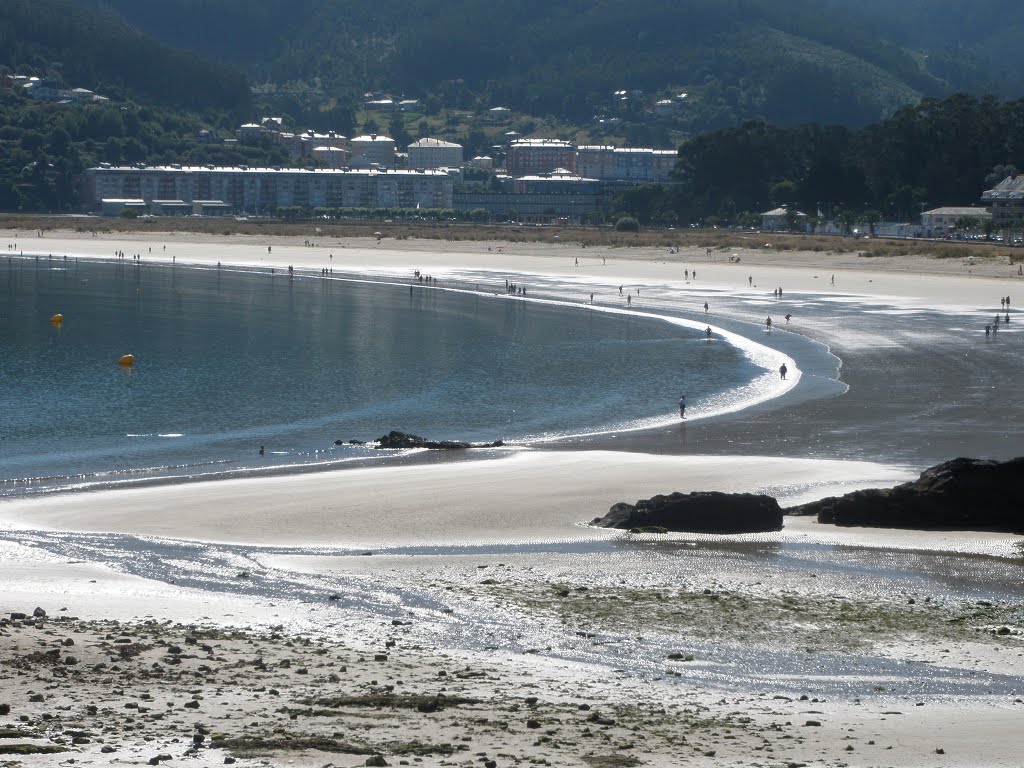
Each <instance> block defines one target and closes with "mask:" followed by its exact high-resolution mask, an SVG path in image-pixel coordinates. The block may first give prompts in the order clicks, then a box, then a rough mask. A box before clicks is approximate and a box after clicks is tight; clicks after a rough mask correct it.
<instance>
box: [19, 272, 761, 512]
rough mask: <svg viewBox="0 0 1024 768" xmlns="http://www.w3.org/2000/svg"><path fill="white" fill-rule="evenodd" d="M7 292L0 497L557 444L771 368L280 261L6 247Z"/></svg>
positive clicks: (592, 314)
mask: <svg viewBox="0 0 1024 768" xmlns="http://www.w3.org/2000/svg"><path fill="white" fill-rule="evenodd" d="M0 301H2V306H0V440H2V442H0V495H14V494H21V493H26V492H33V491H39V490H54V489H58V488H68V487H84V486H89V485H91V484H96V483H101V484H102V483H109V482H116V481H134V480H137V479H139V478H148V477H154V476H164V475H171V476H182V475H206V474H209V473H218V472H227V471H234V470H239V469H249V468H263V467H281V466H290V465H303V464H310V463H319V462H333V461H343V460H347V459H353V458H361V459H365V458H366V457H368V456H371V455H374V452H373V451H372V449H369V448H359V447H354V446H349V445H344V446H335V445H334V442H335V440H342V441H349V440H352V439H357V440H373V439H375V438H377V437H380V436H381V435H383V434H386V433H387V432H389V431H390V430H392V429H398V430H401V431H406V432H412V433H415V434H419V435H423V436H425V437H429V438H433V439H458V440H472V441H488V442H490V441H494V440H504V441H506V442H513V443H514V442H527V441H531V440H537V439H557V438H558V437H560V436H565V435H569V434H579V433H582V432H587V431H597V430H602V429H610V428H616V427H627V426H630V425H633V426H635V425H637V424H643V423H645V421H649V420H652V419H654V420H656V419H659V418H665V417H667V416H671V415H672V414H674V412H675V409H676V406H675V403H676V400H677V398H678V396H679V394H680V393H681V392H685V393H686V394H687V396H688V401H689V402H690V405H691V408H692V409H694V410H699V407H700V403H701V402H702V400H705V399H707V400H713V399H715V398H719V399H720V398H721V397H722V393H723V392H728V391H729V390H730V389H734V388H737V387H740V386H742V385H744V384H745V383H749V382H750V381H751V380H753V379H754V378H755V377H756V376H757V375H759V374H762V373H763V370H762V369H760V368H758V367H757V366H756V365H754V364H753V363H752V362H750V361H749V360H748V358H747V356H746V355H745V354H744V353H743V352H742V351H741V350H739V349H737V348H735V347H733V346H731V345H729V344H725V343H717V344H707V343H705V342H704V339H703V338H702V334H700V333H699V332H698V331H696V330H693V329H688V328H685V327H681V326H678V325H674V324H671V323H668V322H664V321H658V320H653V319H649V318H638V317H634V316H631V315H628V314H610V313H605V312H600V311H595V310H593V309H590V308H587V307H576V308H567V307H562V306H549V305H545V304H543V303H535V302H530V301H524V300H520V299H515V298H510V297H507V296H504V295H499V296H495V295H492V294H475V293H459V292H450V291H443V290H438V289H432V288H426V287H422V286H417V287H415V289H414V290H413V291H412V292H411V293H410V289H409V286H408V285H388V284H380V283H368V282H358V281H352V280H343V279H333V278H329V277H327V278H325V277H320V276H295V277H294V278H289V277H288V276H287V275H286V274H283V273H282V272H281V271H278V272H277V274H275V275H271V274H270V273H269V271H263V272H256V271H241V270H228V269H216V268H196V267H187V266H183V265H155V264H143V265H137V264H135V263H134V262H132V261H130V260H125V261H119V262H110V261H85V260H82V261H78V260H75V259H71V260H68V261H64V260H57V259H54V260H48V259H41V260H39V261H36V260H35V259H29V258H25V259H17V258H15V259H13V260H10V261H8V262H7V263H6V264H4V265H3V266H2V267H0ZM58 312H59V313H61V314H62V315H63V317H64V322H63V324H62V325H59V326H57V325H54V324H53V323H51V321H50V318H51V317H52V315H54V314H55V313H58ZM126 353H131V354H133V355H134V356H135V359H136V364H135V366H134V367H133V368H129V369H126V368H123V367H121V366H119V365H117V360H118V359H119V358H120V357H121V356H122V355H124V354H126ZM261 445H263V446H265V447H266V455H265V456H262V457H261V456H259V453H258V449H259V447H260V446H261ZM376 455H377V456H380V452H377V453H376Z"/></svg>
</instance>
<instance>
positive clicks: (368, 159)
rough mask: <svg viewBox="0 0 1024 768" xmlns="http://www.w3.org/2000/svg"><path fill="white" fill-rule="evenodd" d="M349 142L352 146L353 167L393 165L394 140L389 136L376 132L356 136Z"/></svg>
mask: <svg viewBox="0 0 1024 768" xmlns="http://www.w3.org/2000/svg"><path fill="white" fill-rule="evenodd" d="M349 144H350V145H351V147H352V167H353V168H373V167H377V168H394V167H395V140H394V139H392V138H391V137H390V136H381V135H380V134H378V133H372V134H370V135H369V136H365V135H364V136H356V137H355V138H354V139H352V141H350V142H349Z"/></svg>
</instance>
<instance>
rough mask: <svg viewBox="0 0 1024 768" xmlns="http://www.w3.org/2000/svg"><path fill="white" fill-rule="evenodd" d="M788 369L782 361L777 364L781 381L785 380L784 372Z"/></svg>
mask: <svg viewBox="0 0 1024 768" xmlns="http://www.w3.org/2000/svg"><path fill="white" fill-rule="evenodd" d="M788 370H789V369H788V368H787V367H786V364H785V363H783V364H782V365H780V366H779V375H780V376H781V377H782V380H783V381H785V380H786V372H787V371H788Z"/></svg>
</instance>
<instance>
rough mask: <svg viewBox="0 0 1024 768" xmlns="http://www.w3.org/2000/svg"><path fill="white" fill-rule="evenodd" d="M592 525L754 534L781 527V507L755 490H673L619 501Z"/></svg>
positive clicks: (769, 497) (772, 499)
mask: <svg viewBox="0 0 1024 768" xmlns="http://www.w3.org/2000/svg"><path fill="white" fill-rule="evenodd" d="M592 525H597V526H600V527H602V528H627V529H633V528H640V529H644V528H647V529H650V528H665V529H667V530H670V531H689V532H693V533H756V532H761V531H777V530H779V529H780V528H782V509H781V507H779V502H777V501H776V500H775V499H774V498H772V497H771V496H765V495H764V494H754V493H720V492H718V491H701V492H697V493H679V492H676V493H672V494H669V495H668V496H662V495H658V496H654V497H653V498H650V499H640V500H639V501H638V502H637V503H636V504H626V503H625V502H619V503H618V504H615V505H613V506H612V508H611V509H610V510H608V514H607V515H605V516H604V517H598V518H595V519H594V520H593V522H592Z"/></svg>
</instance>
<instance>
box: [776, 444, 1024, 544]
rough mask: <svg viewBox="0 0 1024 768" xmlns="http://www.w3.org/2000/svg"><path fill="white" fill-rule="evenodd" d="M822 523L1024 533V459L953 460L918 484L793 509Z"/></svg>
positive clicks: (792, 512)
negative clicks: (815, 516) (813, 516)
mask: <svg viewBox="0 0 1024 768" xmlns="http://www.w3.org/2000/svg"><path fill="white" fill-rule="evenodd" d="M786 514H788V515H817V516H818V522H819V523H833V524H835V525H868V526H877V527H881V528H917V529H925V528H946V529H957V530H974V531H980V530H997V531H1012V532H1014V533H1024V457H1019V458H1016V459H1010V460H1009V461H1002V462H1000V461H989V460H984V459H963V458H961V459H953V460H952V461H947V462H944V463H942V464H939V465H937V466H934V467H931V468H930V469H927V470H925V471H924V472H923V473H922V474H921V476H920V477H919V478H918V479H917V480H914V481H913V482H909V483H904V484H903V485H898V486H896V487H895V488H888V489H877V488H872V489H868V490H863V491H854V492H852V493H848V494H846V495H845V496H839V497H834V496H833V497H829V498H827V499H820V500H819V501H812V502H810V503H809V504H802V505H800V506H799V507H791V508H789V509H787V510H786Z"/></svg>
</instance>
